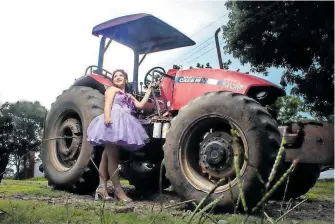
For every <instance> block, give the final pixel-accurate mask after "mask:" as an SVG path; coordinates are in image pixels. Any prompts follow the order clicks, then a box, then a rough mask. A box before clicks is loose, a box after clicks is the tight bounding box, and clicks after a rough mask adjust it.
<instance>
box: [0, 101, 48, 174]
mask: <svg viewBox="0 0 335 224" xmlns="http://www.w3.org/2000/svg"><path fill="white" fill-rule="evenodd" d="M46 113H47V110H46V108H45V107H43V106H42V105H41V104H40V103H39V102H34V103H33V102H28V101H21V102H20V101H19V102H16V103H14V104H11V103H8V102H7V103H4V104H3V105H2V106H1V107H0V150H1V155H0V157H1V171H2V172H3V171H4V170H5V168H6V167H5V168H3V167H2V166H7V165H8V160H9V165H15V167H16V172H17V174H18V173H20V172H21V171H22V170H23V168H24V167H25V164H28V159H29V158H30V157H32V154H29V152H30V151H31V150H32V151H38V150H39V147H38V146H39V144H40V143H41V140H42V130H43V124H44V118H45V115H46ZM3 164H6V165H3ZM1 171H0V173H2V172H1Z"/></svg>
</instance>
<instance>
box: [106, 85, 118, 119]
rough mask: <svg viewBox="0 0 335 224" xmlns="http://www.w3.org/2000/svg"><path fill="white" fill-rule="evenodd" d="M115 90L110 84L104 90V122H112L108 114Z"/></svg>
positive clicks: (109, 113)
mask: <svg viewBox="0 0 335 224" xmlns="http://www.w3.org/2000/svg"><path fill="white" fill-rule="evenodd" d="M116 91H117V89H116V88H115V87H114V86H112V87H109V88H108V89H107V90H106V92H105V108H104V114H105V117H104V118H105V124H111V123H112V121H111V120H110V115H111V110H112V105H113V101H114V97H115V94H116Z"/></svg>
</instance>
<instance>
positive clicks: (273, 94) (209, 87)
mask: <svg viewBox="0 0 335 224" xmlns="http://www.w3.org/2000/svg"><path fill="white" fill-rule="evenodd" d="M215 91H232V92H235V93H241V94H244V95H247V96H249V97H251V98H254V99H256V100H257V101H259V102H260V103H261V104H262V105H266V104H271V103H273V102H275V100H276V99H277V98H278V97H280V96H285V95H286V94H285V91H284V89H282V88H280V87H279V86H276V85H275V84H273V83H271V82H268V81H266V80H264V79H261V78H258V77H256V76H252V75H248V74H243V73H240V72H234V71H227V70H222V69H206V68H204V69H189V70H182V71H181V70H179V71H177V73H176V76H175V79H174V91H173V96H172V104H171V110H179V109H180V108H181V107H183V106H184V105H186V104H188V102H189V101H190V100H192V99H194V98H196V97H198V96H201V95H203V94H205V93H208V92H215Z"/></svg>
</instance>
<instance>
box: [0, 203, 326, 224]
mask: <svg viewBox="0 0 335 224" xmlns="http://www.w3.org/2000/svg"><path fill="white" fill-rule="evenodd" d="M100 206H101V203H99V204H98V203H96V204H95V206H92V205H88V206H87V208H85V209H83V208H81V209H78V208H76V207H75V205H74V204H71V205H49V204H46V203H44V202H38V201H32V200H31V201H19V200H11V201H9V200H0V209H1V210H2V211H5V212H6V213H8V215H7V216H3V217H2V218H1V216H0V222H1V223H4V224H7V223H8V224H9V223H23V224H26V223H92V224H94V223H119V224H121V223H122V224H123V223H136V224H145V223H150V222H151V221H152V220H154V218H155V216H156V214H155V213H150V212H147V213H144V214H143V213H135V212H128V213H113V212H111V211H105V212H104V215H103V216H102V215H101V210H100V209H99V207H100ZM212 217H213V218H214V219H216V220H224V221H225V222H222V223H230V224H237V223H238V224H240V223H242V222H243V220H244V218H245V217H243V216H241V215H220V216H219V215H215V216H212ZM154 223H160V224H165V223H166V224H171V223H175V224H185V221H183V220H180V217H175V216H173V215H171V214H169V213H166V212H162V213H161V214H160V215H159V217H158V218H157V219H156V220H155V222H154ZM192 223H197V220H196V219H194V222H192ZM206 223H213V222H211V221H210V220H208V221H207V222H206ZM246 223H253V224H257V223H261V221H260V219H259V218H254V217H250V218H249V219H248V221H247V222H246ZM264 223H267V222H264ZM281 223H282V224H291V223H295V222H293V221H290V220H285V221H284V222H281ZM311 223H315V224H323V223H324V222H318V221H314V220H313V221H312V220H311V221H301V222H299V224H311Z"/></svg>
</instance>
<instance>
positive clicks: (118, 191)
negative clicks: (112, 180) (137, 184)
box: [114, 189, 133, 203]
mask: <svg viewBox="0 0 335 224" xmlns="http://www.w3.org/2000/svg"><path fill="white" fill-rule="evenodd" d="M119 195H122V196H121V197H120V196H119ZM114 196H115V198H117V200H119V201H122V202H125V203H129V202H132V201H133V200H132V199H131V198H129V197H128V196H127V195H126V194H125V193H124V191H123V190H122V189H121V190H117V189H115V190H114Z"/></svg>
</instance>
